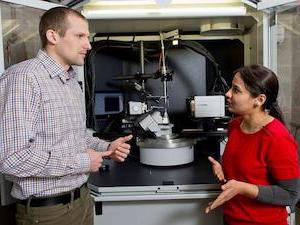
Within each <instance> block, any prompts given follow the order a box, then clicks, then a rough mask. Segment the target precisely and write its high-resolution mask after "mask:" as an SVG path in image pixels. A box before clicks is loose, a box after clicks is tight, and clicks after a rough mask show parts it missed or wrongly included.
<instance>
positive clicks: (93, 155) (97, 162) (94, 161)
mask: <svg viewBox="0 0 300 225" xmlns="http://www.w3.org/2000/svg"><path fill="white" fill-rule="evenodd" d="M87 153H88V154H89V157H90V171H91V172H96V171H98V170H99V168H100V167H101V165H102V162H103V157H106V156H109V154H110V152H107V151H105V152H97V151H95V150H93V149H88V150H87Z"/></svg>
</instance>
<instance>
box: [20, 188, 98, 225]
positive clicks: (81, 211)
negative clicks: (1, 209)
mask: <svg viewBox="0 0 300 225" xmlns="http://www.w3.org/2000/svg"><path fill="white" fill-rule="evenodd" d="M80 192H81V193H80V198H78V199H76V200H75V201H71V202H70V203H69V204H65V205H63V204H58V205H54V206H43V207H29V206H24V205H21V204H17V213H16V223H17V225H33V224H40V225H93V223H94V203H93V200H92V197H91V196H90V193H89V190H88V188H87V187H84V188H82V189H81V190H80Z"/></svg>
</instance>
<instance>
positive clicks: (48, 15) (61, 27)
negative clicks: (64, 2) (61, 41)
mask: <svg viewBox="0 0 300 225" xmlns="http://www.w3.org/2000/svg"><path fill="white" fill-rule="evenodd" d="M68 15H73V16H78V17H79V18H82V19H83V20H85V21H87V19H86V18H85V17H84V16H83V15H81V14H80V13H79V12H77V11H76V10H74V9H70V8H66V7H55V8H52V9H49V10H48V11H46V12H45V13H44V14H43V15H42V17H41V20H40V25H39V32H40V38H41V41H42V47H43V48H45V47H46V45H47V43H48V40H47V37H46V32H47V30H49V29H52V30H54V31H56V32H58V34H59V35H60V36H61V37H63V36H64V35H65V33H66V30H67V29H68V21H67V16H68Z"/></svg>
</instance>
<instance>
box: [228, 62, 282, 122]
mask: <svg viewBox="0 0 300 225" xmlns="http://www.w3.org/2000/svg"><path fill="white" fill-rule="evenodd" d="M236 73H239V74H240V76H241V79H242V80H243V82H244V83H245V87H246V89H247V90H248V91H249V92H250V94H251V95H252V96H253V97H254V98H255V97H257V96H259V95H260V94H264V95H266V101H265V103H264V105H263V106H262V107H263V109H264V110H268V111H269V114H270V115H271V116H273V117H275V118H276V119H278V120H280V121H281V122H282V123H283V124H284V119H283V115H282V112H281V109H280V107H279V105H278V102H277V96H278V89H279V83H278V79H277V76H276V74H275V73H274V72H273V71H272V70H270V69H268V68H266V67H264V66H262V65H251V66H245V67H241V68H239V69H237V70H236V71H234V73H233V74H236Z"/></svg>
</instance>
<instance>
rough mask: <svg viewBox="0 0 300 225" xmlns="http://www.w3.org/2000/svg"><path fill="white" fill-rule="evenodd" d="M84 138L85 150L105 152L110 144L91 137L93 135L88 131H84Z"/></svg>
mask: <svg viewBox="0 0 300 225" xmlns="http://www.w3.org/2000/svg"><path fill="white" fill-rule="evenodd" d="M85 137H86V139H85V141H86V145H87V148H90V149H94V150H96V151H101V152H103V151H106V150H107V148H108V146H109V144H110V142H107V141H105V140H102V139H100V138H97V137H93V135H92V134H91V133H89V132H88V131H86V136H85Z"/></svg>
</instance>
